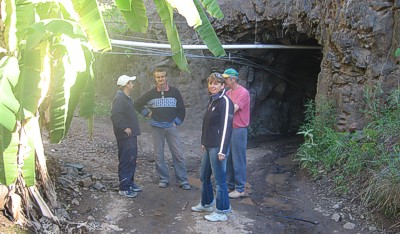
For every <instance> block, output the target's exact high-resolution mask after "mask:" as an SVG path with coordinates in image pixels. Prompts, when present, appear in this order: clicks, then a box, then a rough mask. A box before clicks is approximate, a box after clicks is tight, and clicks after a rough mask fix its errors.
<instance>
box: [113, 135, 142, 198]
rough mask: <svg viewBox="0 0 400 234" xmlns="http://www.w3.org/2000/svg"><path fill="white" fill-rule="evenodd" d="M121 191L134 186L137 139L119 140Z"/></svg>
mask: <svg viewBox="0 0 400 234" xmlns="http://www.w3.org/2000/svg"><path fill="white" fill-rule="evenodd" d="M117 143H118V159H119V164H118V177H119V190H122V191H126V190H129V187H130V186H132V185H133V184H134V176H135V171H136V159H137V152H138V148H137V137H136V136H134V137H129V138H126V139H123V140H118V141H117Z"/></svg>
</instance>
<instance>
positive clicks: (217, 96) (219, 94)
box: [210, 89, 225, 101]
mask: <svg viewBox="0 0 400 234" xmlns="http://www.w3.org/2000/svg"><path fill="white" fill-rule="evenodd" d="M224 94H225V89H223V90H221V91H220V92H219V93H216V94H211V95H210V99H211V101H215V100H217V99H218V98H221V97H222V96H224Z"/></svg>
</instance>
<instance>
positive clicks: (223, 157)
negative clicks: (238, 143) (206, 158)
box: [218, 154, 226, 161]
mask: <svg viewBox="0 0 400 234" xmlns="http://www.w3.org/2000/svg"><path fill="white" fill-rule="evenodd" d="M225 158H226V155H225V154H218V159H219V161H222V160H224V159H225Z"/></svg>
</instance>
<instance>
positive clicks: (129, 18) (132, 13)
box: [115, 0, 149, 33]
mask: <svg viewBox="0 0 400 234" xmlns="http://www.w3.org/2000/svg"><path fill="white" fill-rule="evenodd" d="M115 2H116V4H117V8H118V9H119V10H120V11H121V13H122V15H123V16H124V18H125V21H126V23H127V24H128V27H129V28H130V29H131V30H132V31H134V32H140V33H146V32H147V28H148V27H149V20H148V18H147V15H146V7H145V5H144V3H143V0H129V1H127V0H115Z"/></svg>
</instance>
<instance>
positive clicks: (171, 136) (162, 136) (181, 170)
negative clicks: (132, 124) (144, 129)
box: [151, 126, 189, 185]
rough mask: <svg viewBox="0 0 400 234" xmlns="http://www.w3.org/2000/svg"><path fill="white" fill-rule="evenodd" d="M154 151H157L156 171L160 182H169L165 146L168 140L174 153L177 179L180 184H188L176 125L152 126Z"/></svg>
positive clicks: (173, 161) (173, 159) (172, 153)
mask: <svg viewBox="0 0 400 234" xmlns="http://www.w3.org/2000/svg"><path fill="white" fill-rule="evenodd" d="M151 128H152V134H153V144H154V151H155V153H156V158H155V160H156V171H157V174H158V176H159V177H160V182H164V183H169V172H168V167H167V165H166V163H165V157H164V147H165V141H167V144H168V147H169V150H170V151H171V155H172V163H173V166H174V170H175V176H176V181H177V182H178V184H179V185H183V184H188V183H189V182H188V180H187V171H186V161H185V157H184V156H183V153H182V146H181V143H180V141H179V133H178V129H177V128H176V126H172V127H170V128H158V127H154V126H152V127H151Z"/></svg>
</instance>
